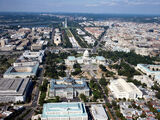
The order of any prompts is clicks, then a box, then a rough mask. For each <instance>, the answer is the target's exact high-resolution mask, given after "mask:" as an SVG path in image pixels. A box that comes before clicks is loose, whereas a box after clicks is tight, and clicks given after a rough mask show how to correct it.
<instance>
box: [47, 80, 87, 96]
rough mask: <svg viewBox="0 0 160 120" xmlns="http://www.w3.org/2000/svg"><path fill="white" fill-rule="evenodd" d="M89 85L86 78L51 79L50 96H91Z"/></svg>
mask: <svg viewBox="0 0 160 120" xmlns="http://www.w3.org/2000/svg"><path fill="white" fill-rule="evenodd" d="M89 91H90V90H89V87H88V86H87V83H86V81H85V79H77V80H75V79H73V78H68V77H66V78H64V79H62V80H55V79H52V80H51V81H50V91H49V97H55V96H59V97H62V98H63V97H64V98H67V99H73V98H74V97H77V96H78V95H80V94H84V95H86V96H89Z"/></svg>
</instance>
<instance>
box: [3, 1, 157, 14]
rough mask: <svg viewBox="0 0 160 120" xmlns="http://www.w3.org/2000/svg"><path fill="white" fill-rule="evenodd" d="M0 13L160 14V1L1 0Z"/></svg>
mask: <svg viewBox="0 0 160 120" xmlns="http://www.w3.org/2000/svg"><path fill="white" fill-rule="evenodd" d="M0 12H66V13H67V12H71V13H74V12H77V13H106V14H108V13H114V14H160V0H0Z"/></svg>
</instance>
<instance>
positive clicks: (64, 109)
mask: <svg viewBox="0 0 160 120" xmlns="http://www.w3.org/2000/svg"><path fill="white" fill-rule="evenodd" d="M77 116H88V115H87V113H86V109H85V105H84V104H83V103H81V102H72V103H67V102H62V103H47V104H44V105H43V113H42V118H48V117H53V118H54V117H55V118H56V117H67V118H68V117H77Z"/></svg>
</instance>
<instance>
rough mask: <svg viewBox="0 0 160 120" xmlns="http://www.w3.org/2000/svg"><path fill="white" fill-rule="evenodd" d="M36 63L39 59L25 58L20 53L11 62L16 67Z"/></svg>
mask: <svg viewBox="0 0 160 120" xmlns="http://www.w3.org/2000/svg"><path fill="white" fill-rule="evenodd" d="M38 63H39V61H36V60H32V59H28V58H25V57H23V55H22V56H20V57H19V58H18V59H17V60H16V61H15V62H14V63H13V66H14V67H18V66H19V67H20V66H34V65H36V64H38Z"/></svg>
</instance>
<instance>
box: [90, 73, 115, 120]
mask: <svg viewBox="0 0 160 120" xmlns="http://www.w3.org/2000/svg"><path fill="white" fill-rule="evenodd" d="M90 74H91V76H92V77H93V79H94V81H95V82H96V83H97V84H99V82H98V80H97V79H96V78H95V76H96V75H95V73H94V71H91V70H90ZM99 85H100V84H99ZM100 87H101V89H102V92H103V93H102V94H103V95H104V101H105V103H109V100H108V97H107V96H106V94H105V90H104V88H103V87H102V86H101V85H100ZM106 109H107V112H108V114H109V116H110V118H111V120H114V118H113V116H112V114H111V112H110V110H109V108H108V107H107V106H106Z"/></svg>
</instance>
